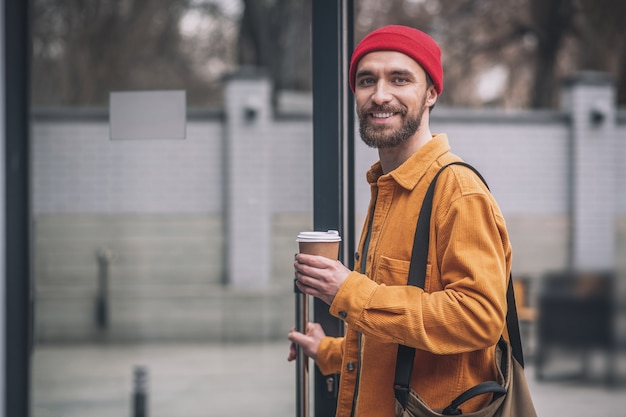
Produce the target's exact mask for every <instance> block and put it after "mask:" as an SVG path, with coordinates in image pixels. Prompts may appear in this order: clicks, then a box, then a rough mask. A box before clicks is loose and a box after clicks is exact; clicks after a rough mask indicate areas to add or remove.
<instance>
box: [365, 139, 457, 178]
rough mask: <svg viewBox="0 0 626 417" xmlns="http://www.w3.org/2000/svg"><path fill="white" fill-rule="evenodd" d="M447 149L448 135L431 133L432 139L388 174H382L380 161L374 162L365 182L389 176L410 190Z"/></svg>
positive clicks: (448, 145) (448, 147)
mask: <svg viewBox="0 0 626 417" xmlns="http://www.w3.org/2000/svg"><path fill="white" fill-rule="evenodd" d="M449 150H450V144H449V143H448V137H447V136H446V135H445V134H444V133H440V134H436V135H433V139H432V140H430V141H428V142H427V143H426V144H425V145H424V146H422V147H421V148H420V149H419V150H418V151H417V152H415V153H414V154H413V155H411V156H410V157H409V159H407V160H406V161H404V163H403V164H402V165H400V166H399V167H398V168H396V169H394V170H393V171H391V172H390V173H388V174H385V175H383V173H382V167H381V165H380V161H378V162H376V163H375V164H374V165H372V167H371V168H370V170H369V171H368V172H367V182H368V183H370V184H372V185H374V184H376V183H377V182H378V180H379V179H382V178H385V177H391V178H393V180H395V182H397V183H398V185H400V186H401V187H403V188H405V189H407V190H412V189H413V188H415V186H416V185H417V183H418V182H419V181H420V179H421V178H422V177H423V176H424V174H425V173H426V171H427V170H428V168H429V167H430V166H431V165H432V164H433V162H435V161H436V160H437V158H439V157H440V156H441V155H443V154H445V153H446V152H448V151H449Z"/></svg>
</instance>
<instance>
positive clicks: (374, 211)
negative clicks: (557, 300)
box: [288, 26, 511, 417]
mask: <svg viewBox="0 0 626 417" xmlns="http://www.w3.org/2000/svg"><path fill="white" fill-rule="evenodd" d="M350 87H351V88H352V90H353V92H354V96H355V100H356V107H357V111H358V115H359V124H360V134H361V137H362V139H363V141H364V142H365V143H366V144H368V145H369V146H372V147H375V148H377V149H378V154H379V158H380V160H379V161H378V162H377V163H376V164H374V165H373V166H372V168H371V169H370V170H369V171H368V173H367V180H368V182H369V184H370V187H371V201H370V205H369V214H368V216H367V218H366V221H365V225H364V227H363V231H362V235H361V239H360V244H359V250H358V252H357V253H356V254H355V261H356V262H355V265H356V266H355V270H354V271H350V270H349V269H348V268H346V267H345V266H344V265H342V264H341V262H339V261H331V260H328V259H326V258H322V257H318V256H311V255H304V254H299V255H297V256H296V260H295V264H294V265H295V270H296V279H297V280H296V283H297V286H298V288H299V289H300V290H301V291H303V292H304V293H306V294H309V295H312V296H315V297H318V298H320V299H321V300H323V301H325V302H326V303H328V304H329V306H330V313H331V314H332V315H334V316H336V317H338V318H340V319H342V320H344V321H345V323H346V325H347V326H346V329H347V330H346V334H345V336H344V337H341V338H333V337H327V336H326V335H325V334H324V331H323V330H322V328H321V327H320V326H319V325H318V324H313V323H311V324H310V325H309V326H308V328H307V331H306V334H302V333H299V332H296V331H294V330H292V332H291V333H290V334H289V336H288V338H289V340H291V341H292V348H291V350H290V354H289V360H293V359H294V358H295V356H296V350H295V345H299V346H300V347H301V349H302V351H303V352H304V353H305V354H306V355H307V356H309V357H311V358H313V359H314V360H315V361H316V363H317V365H318V366H319V368H320V371H321V372H322V373H323V374H334V373H341V381H340V384H339V397H338V402H337V414H336V415H337V417H350V416H356V417H370V416H377V417H390V416H394V407H395V406H394V404H395V400H394V390H393V381H394V372H395V364H396V357H397V351H398V344H403V345H407V346H410V347H414V348H415V349H416V354H415V360H414V365H413V371H412V375H411V387H412V389H413V390H415V391H416V392H417V394H418V395H420V397H421V398H422V399H423V400H424V401H425V402H426V403H427V404H429V405H430V406H431V407H432V408H443V407H445V406H447V405H448V404H449V403H450V402H451V400H452V399H454V398H455V397H456V396H457V395H458V394H460V393H461V392H463V391H465V390H466V389H468V388H470V387H472V386H474V385H476V384H478V383H480V382H482V381H487V380H496V379H497V378H496V368H495V365H494V357H493V355H494V349H493V347H494V345H495V344H496V343H497V341H498V339H499V337H500V336H501V334H502V333H503V331H504V327H505V315H506V289H507V282H506V281H507V277H508V276H509V273H510V266H511V247H510V244H509V240H508V235H507V231H506V227H505V222H504V219H503V217H502V214H501V212H500V209H499V208H498V205H497V204H496V202H495V200H494V199H493V197H492V196H491V194H490V193H489V192H488V190H487V189H486V187H485V185H484V184H483V183H482V182H481V180H480V179H479V178H478V177H477V176H476V175H475V174H474V173H473V172H472V171H471V170H469V169H468V168H466V167H463V166H458V165H453V166H451V167H449V168H447V169H446V170H444V171H443V173H442V174H441V175H440V177H439V179H438V181H437V186H436V191H435V196H434V202H433V209H432V210H433V211H432V220H431V225H430V234H431V238H430V246H429V249H428V253H429V255H428V268H427V275H426V282H425V288H424V290H422V289H420V288H417V287H414V286H408V285H407V277H408V269H409V263H410V260H411V250H412V246H413V235H414V233H415V228H416V223H417V218H418V214H419V210H420V207H421V204H422V200H423V198H424V195H425V193H426V189H427V188H428V185H429V184H430V182H431V180H432V179H433V177H434V176H435V174H436V173H437V171H438V170H439V168H441V167H442V166H443V165H446V164H448V163H450V162H453V161H460V158H459V157H457V156H455V155H454V154H452V153H451V152H450V147H449V145H448V139H447V137H446V135H444V134H437V135H433V134H431V131H430V126H429V119H430V110H431V109H432V107H433V106H434V105H435V102H436V101H437V97H438V95H439V94H440V93H441V91H442V88H443V70H442V67H441V52H440V50H439V47H438V46H437V44H436V43H435V41H434V40H433V39H432V38H430V37H429V36H428V35H426V34H425V33H423V32H421V31H419V30H416V29H413V28H408V27H404V26H386V27H383V28H380V29H378V30H375V31H374V32H372V33H370V34H369V35H367V36H366V37H365V38H364V39H363V40H362V41H361V42H360V43H359V45H358V46H357V47H356V49H355V51H354V53H353V55H352V60H351V63H350ZM489 400H490V398H488V396H481V397H476V398H475V399H473V400H471V401H469V402H467V403H465V404H464V406H463V412H464V413H468V412H472V411H476V410H478V409H480V408H481V407H484V406H485V405H486V404H487V403H488V402H489Z"/></svg>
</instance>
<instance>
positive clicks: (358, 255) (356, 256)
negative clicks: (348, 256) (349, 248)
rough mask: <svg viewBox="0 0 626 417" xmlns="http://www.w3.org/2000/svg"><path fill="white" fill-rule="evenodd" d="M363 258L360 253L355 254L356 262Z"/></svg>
mask: <svg viewBox="0 0 626 417" xmlns="http://www.w3.org/2000/svg"><path fill="white" fill-rule="evenodd" d="M360 257H361V255H360V254H359V252H354V259H355V260H357V261H358V260H359V258H360Z"/></svg>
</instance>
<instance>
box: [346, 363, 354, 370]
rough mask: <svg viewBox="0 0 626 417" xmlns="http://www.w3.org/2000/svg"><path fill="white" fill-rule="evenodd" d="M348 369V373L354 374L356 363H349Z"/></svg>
mask: <svg viewBox="0 0 626 417" xmlns="http://www.w3.org/2000/svg"><path fill="white" fill-rule="evenodd" d="M346 368H347V369H348V371H350V372H352V371H354V368H355V366H354V362H348V364H347V365H346Z"/></svg>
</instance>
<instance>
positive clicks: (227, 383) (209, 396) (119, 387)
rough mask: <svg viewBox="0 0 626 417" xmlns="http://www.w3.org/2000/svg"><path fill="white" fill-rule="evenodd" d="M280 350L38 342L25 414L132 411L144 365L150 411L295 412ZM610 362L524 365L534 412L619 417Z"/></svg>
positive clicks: (210, 415)
mask: <svg viewBox="0 0 626 417" xmlns="http://www.w3.org/2000/svg"><path fill="white" fill-rule="evenodd" d="M287 348H288V345H287V342H286V341H285V342H273V343H267V344H261V345H250V344H248V345H220V346H217V345H200V344H197V345H188V344H187V345H178V344H171V345H144V346H137V345H132V346H131V345H128V346H120V345H115V346H102V345H99V346H43V347H41V346H40V347H38V348H37V349H36V352H35V355H34V358H33V372H32V375H33V382H32V387H33V389H32V403H33V412H32V417H78V416H80V417H117V416H120V417H121V416H123V417H133V416H132V412H131V397H132V396H131V392H132V387H133V384H132V376H133V369H134V367H135V366H137V365H143V366H146V367H147V368H148V370H149V387H148V391H149V410H148V414H147V416H150V417H200V416H202V417H235V416H236V417H241V416H242V415H251V416H255V417H298V416H295V399H294V397H295V365H294V364H293V363H288V362H287V360H286V357H287ZM602 359H603V358H598V359H596V360H595V361H594V369H596V368H597V369H601V368H602V366H604V362H603V360H602ZM575 365H577V363H576V362H573V361H572V360H571V359H570V360H564V361H562V363H561V364H556V368H558V370H560V371H566V370H568V369H569V370H576V369H577V368H576V366H575ZM615 366H616V367H617V371H618V372H617V373H618V375H619V376H620V378H621V381H622V383H621V384H620V385H619V387H618V388H614V389H607V388H604V387H603V386H602V385H601V384H600V383H598V382H597V381H593V383H588V382H587V383H582V382H580V381H569V382H568V381H563V380H561V381H559V382H557V381H552V382H538V381H536V380H535V379H534V378H533V375H534V372H533V369H532V367H530V366H529V367H527V375H528V377H529V381H530V384H531V390H532V393H533V396H534V400H535V403H536V408H537V411H538V413H539V416H558V417H560V416H567V417H577V416H580V417H583V416H584V417H594V416H598V417H605V416H611V417H626V384H624V383H623V382H624V380H626V358H624V355H622V356H621V357H620V358H619V360H618V363H617V364H616V365H615ZM554 375H556V373H555V374H554ZM592 376H593V375H592ZM147 416H146V417H147Z"/></svg>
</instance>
